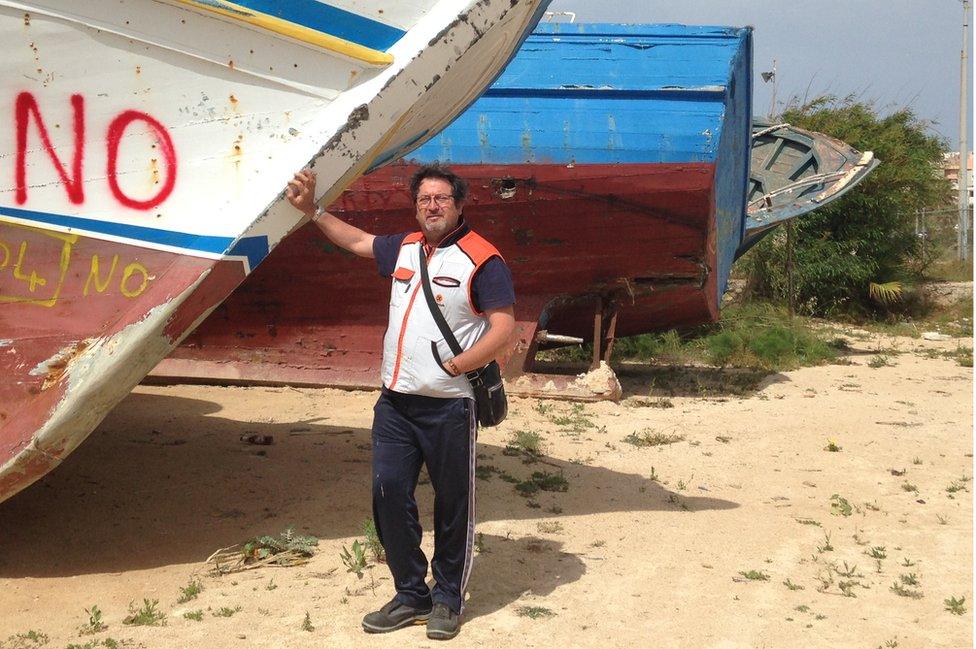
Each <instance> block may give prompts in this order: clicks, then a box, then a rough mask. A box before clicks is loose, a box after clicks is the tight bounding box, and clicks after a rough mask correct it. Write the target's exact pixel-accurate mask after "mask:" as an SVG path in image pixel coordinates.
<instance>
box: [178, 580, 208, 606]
mask: <svg viewBox="0 0 976 649" xmlns="http://www.w3.org/2000/svg"><path fill="white" fill-rule="evenodd" d="M201 592H203V584H201V583H200V582H199V581H198V580H195V579H191V580H190V583H188V584H187V585H186V586H183V587H182V588H180V596H179V597H178V598H176V603H177V604H186V603H187V602H189V601H190V600H191V599H196V598H197V595H199V594H200V593H201Z"/></svg>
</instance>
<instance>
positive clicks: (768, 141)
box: [736, 120, 878, 257]
mask: <svg viewBox="0 0 976 649" xmlns="http://www.w3.org/2000/svg"><path fill="white" fill-rule="evenodd" d="M752 130H753V133H752V138H753V141H752V165H751V169H750V172H749V196H748V207H747V211H748V212H747V218H746V235H745V237H744V238H743V240H742V244H741V245H740V246H739V249H738V250H737V251H736V257H740V256H741V255H743V254H745V252H746V251H747V250H749V248H751V247H752V246H754V245H755V244H756V243H758V242H759V241H760V240H761V239H762V238H763V237H765V236H766V235H768V234H769V233H771V232H772V231H773V230H774V229H775V228H776V226H778V225H781V224H783V223H785V222H787V221H789V220H790V219H795V218H797V217H799V216H803V215H804V214H808V213H809V212H812V211H813V210H816V209H819V208H821V207H823V206H824V205H827V204H828V203H831V202H833V201H835V200H837V199H838V198H840V197H841V196H843V195H844V194H846V193H847V192H848V191H850V190H851V189H853V188H854V187H855V186H856V185H857V184H858V183H860V182H861V181H862V180H864V179H865V178H866V177H867V176H868V174H870V173H871V171H872V170H873V169H874V168H875V167H876V166H878V159H877V158H875V157H874V153H873V152H871V151H863V152H862V151H858V150H857V149H855V148H854V147H852V146H850V145H849V144H847V143H845V142H841V141H840V140H838V139H836V138H832V137H830V136H829V135H824V134H823V133H814V132H812V131H807V130H804V129H801V128H799V127H796V126H793V125H791V124H785V123H781V124H773V123H771V122H768V121H765V120H755V121H754V122H753V126H752Z"/></svg>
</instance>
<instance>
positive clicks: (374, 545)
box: [362, 518, 386, 563]
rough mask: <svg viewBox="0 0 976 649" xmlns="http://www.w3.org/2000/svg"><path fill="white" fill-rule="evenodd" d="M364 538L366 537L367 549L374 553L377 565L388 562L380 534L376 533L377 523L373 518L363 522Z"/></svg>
mask: <svg viewBox="0 0 976 649" xmlns="http://www.w3.org/2000/svg"><path fill="white" fill-rule="evenodd" d="M362 527H363V536H365V537H366V548H367V549H368V550H369V551H370V553H372V555H373V559H375V560H376V562H377V563H384V562H385V561H386V551H385V550H383V544H382V543H380V537H379V534H377V533H376V523H375V521H373V519H372V518H367V519H366V520H364V521H363V526H362Z"/></svg>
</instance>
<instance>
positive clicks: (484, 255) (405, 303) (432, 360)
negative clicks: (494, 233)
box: [382, 231, 501, 398]
mask: <svg viewBox="0 0 976 649" xmlns="http://www.w3.org/2000/svg"><path fill="white" fill-rule="evenodd" d="M423 242H424V238H423V234H422V233H420V232H415V233H413V234H409V235H407V237H406V238H405V239H404V240H403V244H402V245H401V246H400V255H399V256H398V257H397V263H396V267H395V270H394V272H393V286H392V288H391V290H390V320H389V325H388V326H387V329H386V336H385V337H384V339H383V374H382V375H383V385H384V386H386V387H387V388H389V389H390V390H393V391H395V392H403V393H406V394H421V395H425V396H428V397H441V398H449V397H472V396H473V393H472V391H471V384H470V383H468V380H467V378H465V376H464V375H463V374H462V375H461V376H451V375H450V374H448V372H447V370H446V369H444V367H442V365H441V364H440V363H439V362H438V358H437V357H439V358H440V362H445V361H447V360H448V359H451V358H453V357H454V353H453V352H452V351H451V348H450V346H448V344H447V342H446V341H445V340H444V337H443V336H442V335H441V331H440V329H439V328H438V327H437V323H436V322H435V321H434V317H433V316H432V315H431V313H430V308H429V307H428V306H427V299H426V297H425V296H424V288H423V284H422V281H423V280H422V278H421V275H420V265H419V264H420V256H419V250H420V247H421V246H423ZM495 256H501V255H499V254H498V251H497V250H496V249H495V247H494V246H492V245H491V244H490V243H488V242H487V241H486V240H485V239H483V238H482V237H481V236H479V235H477V234H475V233H474V232H471V231H468V232H467V234H464V235H463V236H461V237H460V238H459V239H458V240H457V241H455V242H454V243H452V244H450V245H446V246H444V247H443V248H435V249H434V250H433V252H432V253H431V254H430V255H429V258H428V260H427V272H428V275H429V277H430V280H431V289H432V290H433V292H434V299H435V300H436V301H437V304H438V306H440V308H441V313H443V314H444V318H445V319H446V320H447V324H448V326H450V328H451V331H453V332H454V337H455V338H457V341H458V344H460V345H461V348H462V349H470V348H471V346H472V345H474V344H475V343H476V342H477V341H478V339H479V338H481V337H482V336H483V335H484V334H485V332H486V331H487V330H488V319H487V318H486V317H485V316H484V314H483V313H480V312H478V311H476V310H475V307H474V304H473V303H472V300H471V280H472V279H473V278H474V275H475V272H476V271H477V270H478V269H479V268H480V267H481V266H482V264H484V263H485V262H486V261H488V260H489V259H491V258H492V257H495ZM435 353H436V356H435Z"/></svg>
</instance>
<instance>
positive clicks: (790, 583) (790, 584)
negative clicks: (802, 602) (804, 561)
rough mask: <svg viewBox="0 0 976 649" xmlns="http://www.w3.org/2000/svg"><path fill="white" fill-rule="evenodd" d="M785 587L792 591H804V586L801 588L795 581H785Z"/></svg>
mask: <svg viewBox="0 0 976 649" xmlns="http://www.w3.org/2000/svg"><path fill="white" fill-rule="evenodd" d="M783 585H784V586H786V587H787V588H789V589H790V590H803V586H801V585H800V584H794V583H793V581H792V580H790V579H787V580H786V581H784V582H783Z"/></svg>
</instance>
